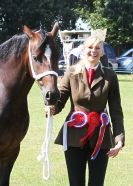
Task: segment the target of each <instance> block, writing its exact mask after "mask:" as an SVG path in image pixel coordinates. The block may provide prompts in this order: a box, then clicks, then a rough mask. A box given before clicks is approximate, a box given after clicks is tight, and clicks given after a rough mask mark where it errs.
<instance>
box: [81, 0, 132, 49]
mask: <svg viewBox="0 0 133 186" xmlns="http://www.w3.org/2000/svg"><path fill="white" fill-rule="evenodd" d="M132 10H133V1H132V0H113V1H112V0H94V1H93V2H92V8H91V9H88V10H87V8H86V7H84V8H83V9H82V11H81V9H79V12H80V15H81V16H82V18H84V19H87V20H88V21H90V24H91V26H92V28H93V29H99V28H107V38H106V40H107V41H108V42H110V43H112V45H113V46H114V47H116V48H119V49H120V50H125V49H127V48H131V47H132V43H133V36H132V32H133V12H132Z"/></svg>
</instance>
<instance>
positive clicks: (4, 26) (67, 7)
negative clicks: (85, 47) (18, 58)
mask: <svg viewBox="0 0 133 186" xmlns="http://www.w3.org/2000/svg"><path fill="white" fill-rule="evenodd" d="M78 2H79V0H75V1H73V2H72V1H71V0H63V1H60V0H23V1H22V0H0V42H3V41H5V40H6V39H8V38H10V37H11V36H12V35H14V34H16V33H18V32H20V31H22V26H23V25H24V24H26V25H28V26H29V27H30V28H32V29H34V28H37V27H39V26H40V23H41V24H42V26H43V27H45V28H46V30H47V31H50V30H51V26H52V24H54V22H55V21H57V20H58V21H59V22H60V26H61V29H68V28H71V29H73V28H74V27H75V21H76V20H77V17H78V16H77V14H76V13H74V8H75V7H77V4H78Z"/></svg>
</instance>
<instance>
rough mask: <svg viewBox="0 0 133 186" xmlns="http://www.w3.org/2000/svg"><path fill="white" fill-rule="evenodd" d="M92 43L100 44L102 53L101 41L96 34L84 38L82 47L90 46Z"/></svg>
mask: <svg viewBox="0 0 133 186" xmlns="http://www.w3.org/2000/svg"><path fill="white" fill-rule="evenodd" d="M94 44H95V45H97V44H100V45H101V48H102V52H103V54H104V48H103V41H102V40H101V39H100V38H99V37H97V36H90V37H88V38H87V39H86V41H85V42H84V47H89V46H92V45H94Z"/></svg>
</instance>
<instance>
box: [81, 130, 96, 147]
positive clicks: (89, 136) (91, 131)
mask: <svg viewBox="0 0 133 186" xmlns="http://www.w3.org/2000/svg"><path fill="white" fill-rule="evenodd" d="M94 131H95V127H94V126H92V127H91V126H89V128H88V130H87V133H86V135H85V136H84V137H82V138H81V139H80V143H81V146H84V145H85V144H86V143H87V141H88V140H89V139H90V138H91V137H92V136H93V134H94Z"/></svg>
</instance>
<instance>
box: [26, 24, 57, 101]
mask: <svg viewBox="0 0 133 186" xmlns="http://www.w3.org/2000/svg"><path fill="white" fill-rule="evenodd" d="M58 29H59V26H58V24H57V23H56V24H55V25H54V27H53V29H52V31H51V32H46V31H44V30H43V29H42V28H41V29H40V30H38V31H32V30H31V29H29V28H28V27H27V26H24V33H25V34H27V36H28V38H29V48H28V55H29V63H28V66H29V71H30V74H31V76H32V77H33V78H34V79H35V80H36V81H37V82H38V84H39V86H40V87H41V89H42V92H43V96H44V100H45V104H46V105H53V104H55V103H56V101H57V100H58V99H59V91H58V89H57V77H58V74H57V72H56V71H57V68H58V52H57V48H56V47H55V42H54V39H55V36H56V34H57V32H58Z"/></svg>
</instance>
